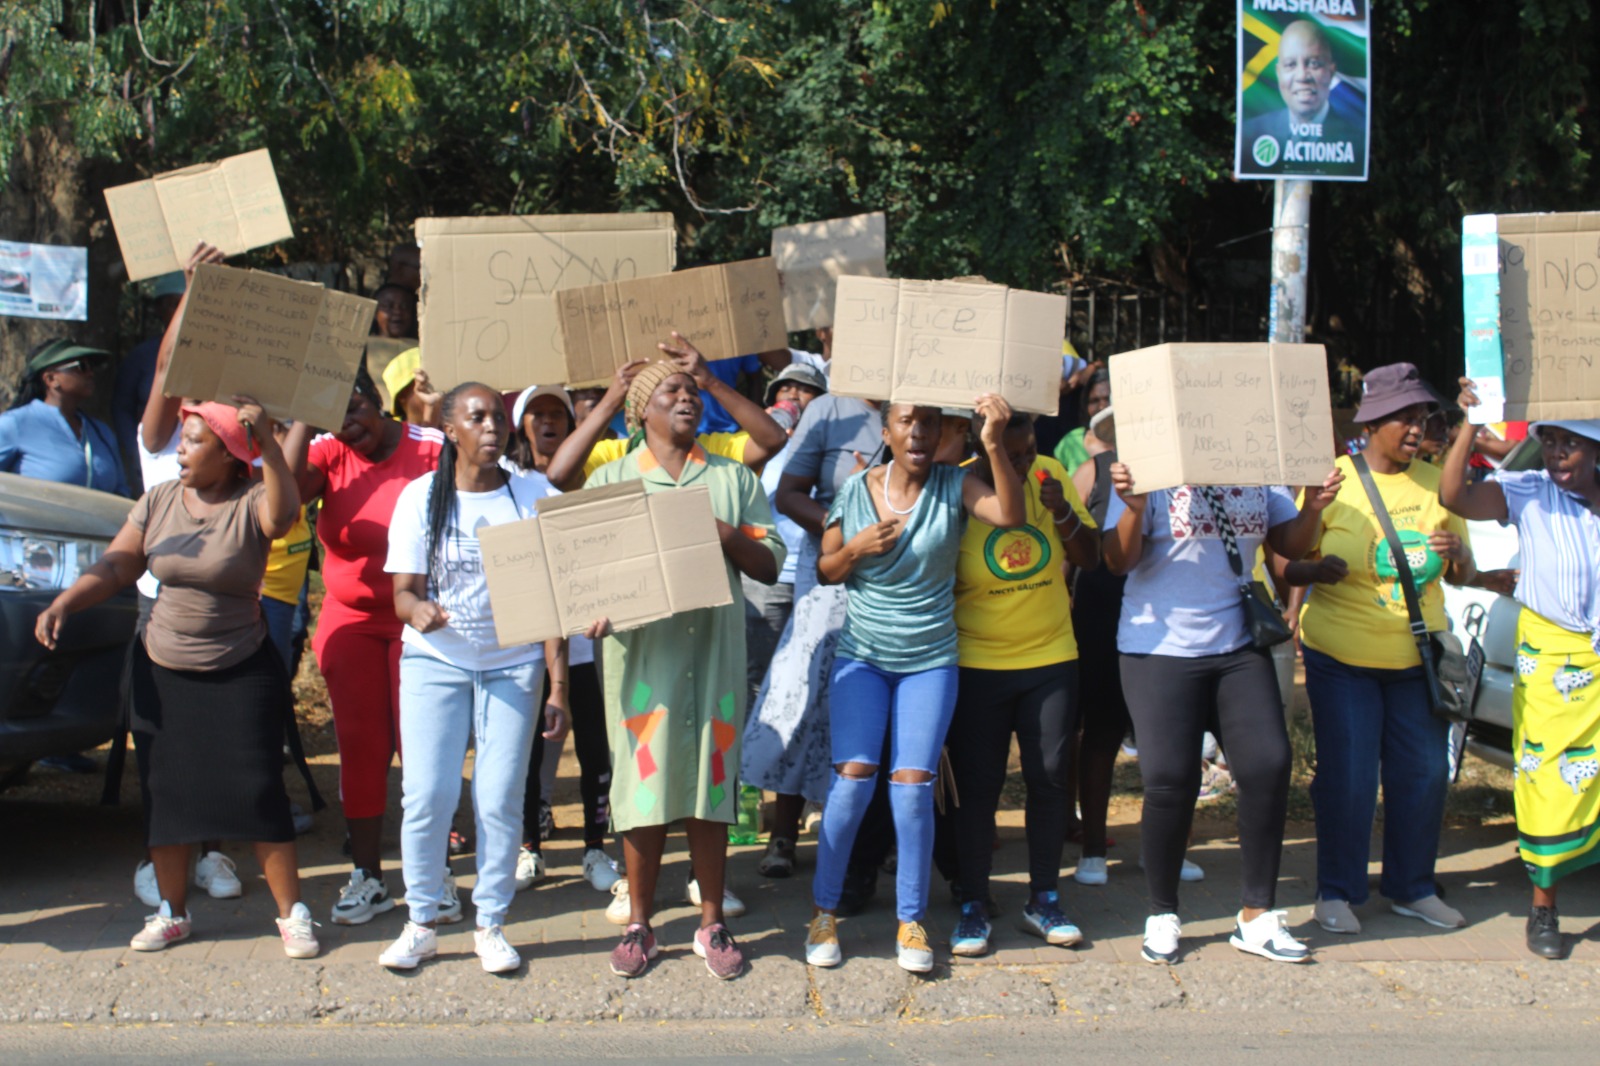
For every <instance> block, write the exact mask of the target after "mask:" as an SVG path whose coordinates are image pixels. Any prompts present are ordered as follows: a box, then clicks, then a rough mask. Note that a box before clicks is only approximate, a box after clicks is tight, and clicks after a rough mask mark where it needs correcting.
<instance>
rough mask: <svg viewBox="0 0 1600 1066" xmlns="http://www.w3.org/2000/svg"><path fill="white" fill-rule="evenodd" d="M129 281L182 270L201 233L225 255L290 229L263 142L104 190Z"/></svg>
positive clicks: (289, 234)
mask: <svg viewBox="0 0 1600 1066" xmlns="http://www.w3.org/2000/svg"><path fill="white" fill-rule="evenodd" d="M106 208H107V209H108V210H109V212H110V214H111V225H112V226H113V228H115V229H116V231H117V244H118V245H119V246H120V247H121V248H122V262H123V265H125V266H126V267H127V269H128V280H129V281H141V280H143V279H144V278H153V277H155V276H156V275H158V274H167V273H170V272H172V271H174V270H182V269H183V264H184V262H185V261H186V260H187V259H188V258H189V253H190V252H192V251H194V246H195V244H196V243H198V242H200V241H205V242H207V243H209V244H214V245H216V246H217V247H218V248H221V249H222V250H223V252H225V253H227V254H228V255H236V254H238V253H239V252H243V251H247V250H249V249H251V248H260V247H261V246H263V245H267V244H275V243H276V242H278V241H286V240H288V239H289V238H290V237H293V236H294V228H293V227H292V226H290V224H289V212H288V210H287V209H286V208H285V207H284V206H283V193H282V192H280V191H279V189H278V176H277V174H276V173H275V172H274V171H273V169H272V157H271V156H270V155H269V154H268V153H267V150H266V149H265V148H260V149H257V150H256V151H254V152H246V153H244V154H243V155H236V156H229V157H228V158H227V159H224V160H221V161H220V162H216V163H201V164H199V165H198V166H192V167H184V168H183V169H182V170H173V171H169V172H168V173H166V174H158V175H156V176H155V177H154V178H150V179H148V180H146V181H135V182H132V183H131V184H128V185H118V186H116V187H114V188H110V189H107V190H106Z"/></svg>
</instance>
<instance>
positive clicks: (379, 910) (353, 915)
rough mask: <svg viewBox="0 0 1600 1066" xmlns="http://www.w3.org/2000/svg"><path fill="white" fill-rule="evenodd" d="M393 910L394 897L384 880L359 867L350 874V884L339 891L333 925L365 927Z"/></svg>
mask: <svg viewBox="0 0 1600 1066" xmlns="http://www.w3.org/2000/svg"><path fill="white" fill-rule="evenodd" d="M392 910H394V897H392V896H390V895H389V886H388V885H386V884H384V882H383V878H381V877H374V876H372V875H371V874H369V873H367V871H365V870H363V869H361V868H360V867H357V868H356V869H354V870H352V871H351V872H350V882H349V883H348V884H346V885H345V886H344V887H343V888H341V889H340V890H339V902H338V903H335V904H334V905H333V924H334V925H365V924H367V923H368V922H370V921H372V919H373V918H376V917H377V916H378V915H380V914H387V913H388V912H389V911H392Z"/></svg>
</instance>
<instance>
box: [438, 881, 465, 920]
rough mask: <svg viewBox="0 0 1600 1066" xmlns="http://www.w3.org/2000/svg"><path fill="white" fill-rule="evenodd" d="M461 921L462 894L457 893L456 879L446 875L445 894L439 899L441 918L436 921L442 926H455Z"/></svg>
mask: <svg viewBox="0 0 1600 1066" xmlns="http://www.w3.org/2000/svg"><path fill="white" fill-rule="evenodd" d="M460 920H461V893H459V892H457V891H456V879H455V878H454V877H451V876H450V875H449V874H446V875H445V879H444V894H443V895H442V896H441V897H440V899H439V916H438V917H437V918H435V919H434V921H436V922H438V923H439V924H440V925H455V924H456V923H457V922H459V921H460Z"/></svg>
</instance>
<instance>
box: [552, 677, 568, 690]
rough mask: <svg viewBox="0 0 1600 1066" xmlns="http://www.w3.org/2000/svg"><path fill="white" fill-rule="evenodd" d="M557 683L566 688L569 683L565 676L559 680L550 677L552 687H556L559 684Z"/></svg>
mask: <svg viewBox="0 0 1600 1066" xmlns="http://www.w3.org/2000/svg"><path fill="white" fill-rule="evenodd" d="M557 685H560V686H562V687H563V688H565V687H566V685H567V679H566V678H564V677H563V678H562V679H561V680H559V681H558V680H556V679H555V678H553V677H552V678H551V679H550V687H551V688H554V687H555V686H557Z"/></svg>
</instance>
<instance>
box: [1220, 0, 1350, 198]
mask: <svg viewBox="0 0 1600 1066" xmlns="http://www.w3.org/2000/svg"><path fill="white" fill-rule="evenodd" d="M1367 8H1368V3H1367V0H1239V31H1238V34H1239V53H1238V75H1239V78H1238V118H1237V120H1236V126H1235V132H1234V161H1233V172H1234V175H1235V176H1237V177H1240V178H1305V179H1313V180H1320V181H1366V180H1367V155H1368V153H1367V147H1368V143H1369V141H1370V139H1371V130H1372V108H1371V102H1372V92H1371V89H1372V67H1371V55H1372V53H1371V49H1370V47H1369V42H1370V40H1371V35H1370V33H1369V29H1370V23H1369V20H1368V11H1367Z"/></svg>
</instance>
